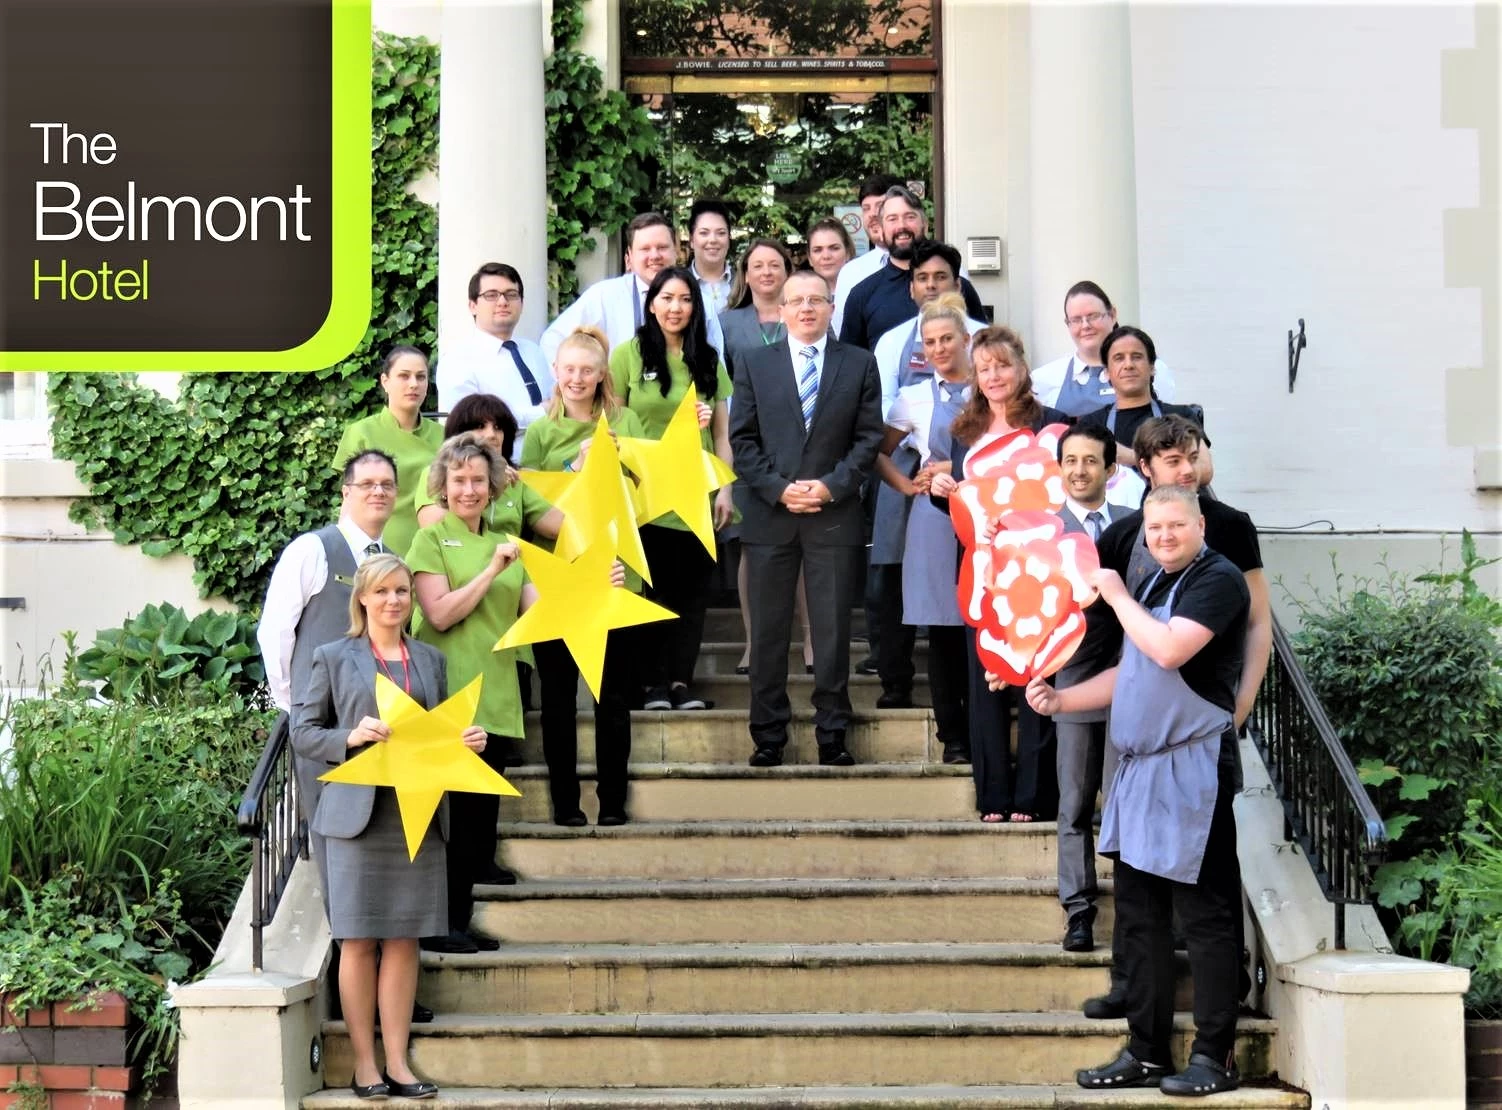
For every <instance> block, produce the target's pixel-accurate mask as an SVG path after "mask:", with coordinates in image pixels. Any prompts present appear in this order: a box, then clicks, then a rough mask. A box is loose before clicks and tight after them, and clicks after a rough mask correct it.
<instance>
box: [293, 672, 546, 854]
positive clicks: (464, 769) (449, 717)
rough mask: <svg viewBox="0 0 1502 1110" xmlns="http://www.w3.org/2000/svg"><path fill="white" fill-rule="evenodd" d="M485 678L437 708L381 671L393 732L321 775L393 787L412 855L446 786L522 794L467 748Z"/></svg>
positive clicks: (384, 712) (379, 691) (379, 693)
mask: <svg viewBox="0 0 1502 1110" xmlns="http://www.w3.org/2000/svg"><path fill="white" fill-rule="evenodd" d="M480 683H481V677H480V676H479V675H476V676H475V680H474V681H473V682H471V683H470V684H469V685H468V686H466V687H465V688H464V689H462V690H460V691H459V692H458V693H457V694H454V695H453V696H452V697H450V698H448V699H447V700H446V701H444V702H443V703H442V704H441V705H439V706H437V707H436V708H433V709H424V708H423V707H422V706H421V705H419V704H418V703H417V702H415V701H413V700H412V698H411V697H409V696H408V695H407V694H406V693H404V692H403V691H402V689H401V688H400V687H399V686H397V684H396V683H394V682H392V681H391V680H390V679H389V678H387V677H386V676H385V675H383V674H378V675H376V684H375V694H376V709H377V712H378V713H379V715H380V718H381V720H382V721H384V722H385V723H386V724H388V725H390V726H391V735H390V736H389V737H387V738H386V739H385V740H383V741H382V742H380V743H379V744H371V745H370V746H369V747H367V748H366V749H365V750H364V751H363V752H361V753H360V754H359V755H357V756H355V758H354V759H351V760H350V761H349V762H348V763H344V764H341V765H340V766H338V767H335V768H334V769H333V770H332V771H330V772H328V773H327V774H324V775H319V776H318V777H319V778H320V779H321V780H322V781H324V782H343V783H349V784H350V785H353V786H390V787H393V788H394V789H395V790H396V801H397V805H398V807H399V808H400V809H401V813H402V832H404V833H405V834H406V836H407V858H408V859H416V858H417V849H418V848H419V847H421V845H422V838H423V836H424V835H425V834H426V833H427V831H428V824H429V822H431V821H432V820H433V814H434V813H436V812H437V810H438V803H439V802H440V801H442V800H443V794H444V791H446V790H463V791H465V792H467V793H470V794H505V795H509V796H511V797H513V798H519V797H521V791H520V790H518V789H517V788H516V787H514V786H512V785H511V784H510V783H509V782H507V781H506V780H505V779H504V778H502V777H501V776H500V775H498V774H496V772H495V771H493V770H491V769H490V768H489V767H488V766H486V764H485V761H484V760H483V759H481V758H480V757H479V756H478V755H476V754H475V753H474V752H472V751H470V750H469V749H468V748H466V747H465V746H464V744H463V742H462V741H461V740H460V739H459V734H460V733H462V732H463V731H464V730H465V729H466V728H468V727H469V726H470V725H471V724H473V723H474V719H475V708H476V707H477V706H478V705H479V704H480Z"/></svg>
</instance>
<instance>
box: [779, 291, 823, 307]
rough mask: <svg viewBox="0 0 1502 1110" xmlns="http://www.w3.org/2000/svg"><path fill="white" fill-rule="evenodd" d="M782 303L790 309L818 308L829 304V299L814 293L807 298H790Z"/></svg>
mask: <svg viewBox="0 0 1502 1110" xmlns="http://www.w3.org/2000/svg"><path fill="white" fill-rule="evenodd" d="M782 303H783V304H784V305H786V306H787V307H788V308H818V307H819V306H820V305H825V304H828V303H829V298H828V297H821V296H819V295H818V294H817V293H814V294H811V295H809V296H807V297H789V298H788V299H787V300H785V301H783V302H782Z"/></svg>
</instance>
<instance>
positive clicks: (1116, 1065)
mask: <svg viewBox="0 0 1502 1110" xmlns="http://www.w3.org/2000/svg"><path fill="white" fill-rule="evenodd" d="M1172 1075H1173V1069H1172V1068H1170V1067H1166V1066H1164V1065H1163V1064H1149V1063H1147V1062H1145V1061H1143V1060H1139V1059H1137V1057H1135V1056H1133V1055H1132V1053H1131V1051H1130V1050H1128V1049H1125V1048H1123V1049H1122V1050H1121V1055H1120V1056H1118V1057H1116V1059H1114V1060H1112V1061H1111V1062H1110V1063H1109V1064H1102V1065H1101V1066H1100V1067H1098V1068H1081V1069H1080V1070H1079V1071H1077V1072H1075V1073H1074V1081H1075V1082H1076V1083H1078V1084H1079V1085H1080V1086H1081V1087H1084V1088H1085V1089H1086V1090H1090V1091H1111V1090H1115V1089H1116V1088H1118V1087H1156V1086H1158V1085H1159V1084H1160V1083H1162V1082H1163V1081H1164V1079H1166V1078H1168V1077H1170V1076H1172ZM395 1093H396V1088H394V1087H393V1088H392V1094H395Z"/></svg>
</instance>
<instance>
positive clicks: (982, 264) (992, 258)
mask: <svg viewBox="0 0 1502 1110" xmlns="http://www.w3.org/2000/svg"><path fill="white" fill-rule="evenodd" d="M965 269H966V270H967V271H969V272H970V273H972V274H999V273H1001V236H999V235H976V236H971V237H970V238H969V239H966V240H965Z"/></svg>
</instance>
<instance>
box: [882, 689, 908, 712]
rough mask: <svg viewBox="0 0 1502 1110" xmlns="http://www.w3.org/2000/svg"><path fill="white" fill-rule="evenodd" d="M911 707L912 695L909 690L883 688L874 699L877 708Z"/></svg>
mask: <svg viewBox="0 0 1502 1110" xmlns="http://www.w3.org/2000/svg"><path fill="white" fill-rule="evenodd" d="M912 707H913V695H912V693H911V691H903V690H884V691H882V693H881V696H880V697H878V698H877V699H876V708H877V709H911V708H912Z"/></svg>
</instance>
